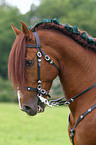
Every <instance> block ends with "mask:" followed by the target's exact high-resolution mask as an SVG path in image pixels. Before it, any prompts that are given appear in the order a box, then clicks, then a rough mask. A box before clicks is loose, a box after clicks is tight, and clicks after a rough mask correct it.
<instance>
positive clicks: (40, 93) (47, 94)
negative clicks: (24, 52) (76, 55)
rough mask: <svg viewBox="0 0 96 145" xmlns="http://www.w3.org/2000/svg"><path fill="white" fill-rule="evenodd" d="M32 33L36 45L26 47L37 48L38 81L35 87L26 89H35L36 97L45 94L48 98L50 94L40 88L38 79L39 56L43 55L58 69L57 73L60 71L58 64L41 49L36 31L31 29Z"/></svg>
mask: <svg viewBox="0 0 96 145" xmlns="http://www.w3.org/2000/svg"><path fill="white" fill-rule="evenodd" d="M32 33H33V34H34V36H35V39H36V45H32V44H27V45H26V47H27V48H37V61H38V82H37V83H38V85H37V88H33V87H27V88H26V89H27V91H36V92H37V96H38V97H39V96H41V95H45V96H48V97H49V98H50V97H51V96H50V95H49V93H48V92H47V91H46V90H44V89H42V88H41V79H40V68H41V56H42V55H43V56H44V58H45V60H46V61H47V62H48V63H50V64H51V65H53V66H54V67H55V68H56V69H57V70H58V72H59V73H60V70H59V68H58V66H57V65H56V64H55V63H54V62H53V61H52V60H51V59H50V57H49V56H48V55H46V54H45V53H44V51H43V50H42V49H41V44H40V39H39V36H38V33H37V32H36V31H33V32H32Z"/></svg>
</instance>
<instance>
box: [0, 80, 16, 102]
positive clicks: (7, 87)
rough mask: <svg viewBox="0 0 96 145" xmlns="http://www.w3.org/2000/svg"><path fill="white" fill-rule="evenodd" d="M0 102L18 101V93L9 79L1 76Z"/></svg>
mask: <svg viewBox="0 0 96 145" xmlns="http://www.w3.org/2000/svg"><path fill="white" fill-rule="evenodd" d="M0 102H17V95H16V93H15V92H14V90H13V88H12V87H11V84H10V83H9V81H8V80H4V79H2V78H0Z"/></svg>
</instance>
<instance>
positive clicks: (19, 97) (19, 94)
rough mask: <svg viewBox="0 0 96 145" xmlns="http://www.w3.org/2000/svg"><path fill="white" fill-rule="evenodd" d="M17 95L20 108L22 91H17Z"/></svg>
mask: <svg viewBox="0 0 96 145" xmlns="http://www.w3.org/2000/svg"><path fill="white" fill-rule="evenodd" d="M17 95H18V101H19V107H20V109H21V110H22V107H21V103H20V99H21V98H23V95H22V93H21V92H20V90H18V91H17Z"/></svg>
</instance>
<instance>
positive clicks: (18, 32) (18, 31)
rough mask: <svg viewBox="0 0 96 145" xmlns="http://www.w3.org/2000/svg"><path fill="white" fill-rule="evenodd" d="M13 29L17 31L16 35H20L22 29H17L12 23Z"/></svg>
mask: <svg viewBox="0 0 96 145" xmlns="http://www.w3.org/2000/svg"><path fill="white" fill-rule="evenodd" d="M11 26H12V29H13V31H14V32H15V34H16V36H18V35H19V34H20V33H21V31H20V30H19V29H17V28H16V27H15V26H14V25H13V24H11Z"/></svg>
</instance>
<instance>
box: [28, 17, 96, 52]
mask: <svg viewBox="0 0 96 145" xmlns="http://www.w3.org/2000/svg"><path fill="white" fill-rule="evenodd" d="M28 28H29V30H31V31H34V30H37V29H52V30H58V31H60V32H62V33H63V34H65V35H67V36H69V37H71V38H72V39H74V40H75V41H76V42H77V43H79V44H80V45H82V46H84V47H85V48H88V49H90V50H92V51H94V52H96V38H93V37H91V36H89V35H88V34H87V32H86V31H81V30H79V29H78V27H77V25H74V27H73V26H71V25H69V24H61V23H60V22H59V20H58V19H57V18H54V19H53V20H52V19H45V18H43V20H42V22H39V23H36V24H35V25H31V26H29V27H28Z"/></svg>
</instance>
